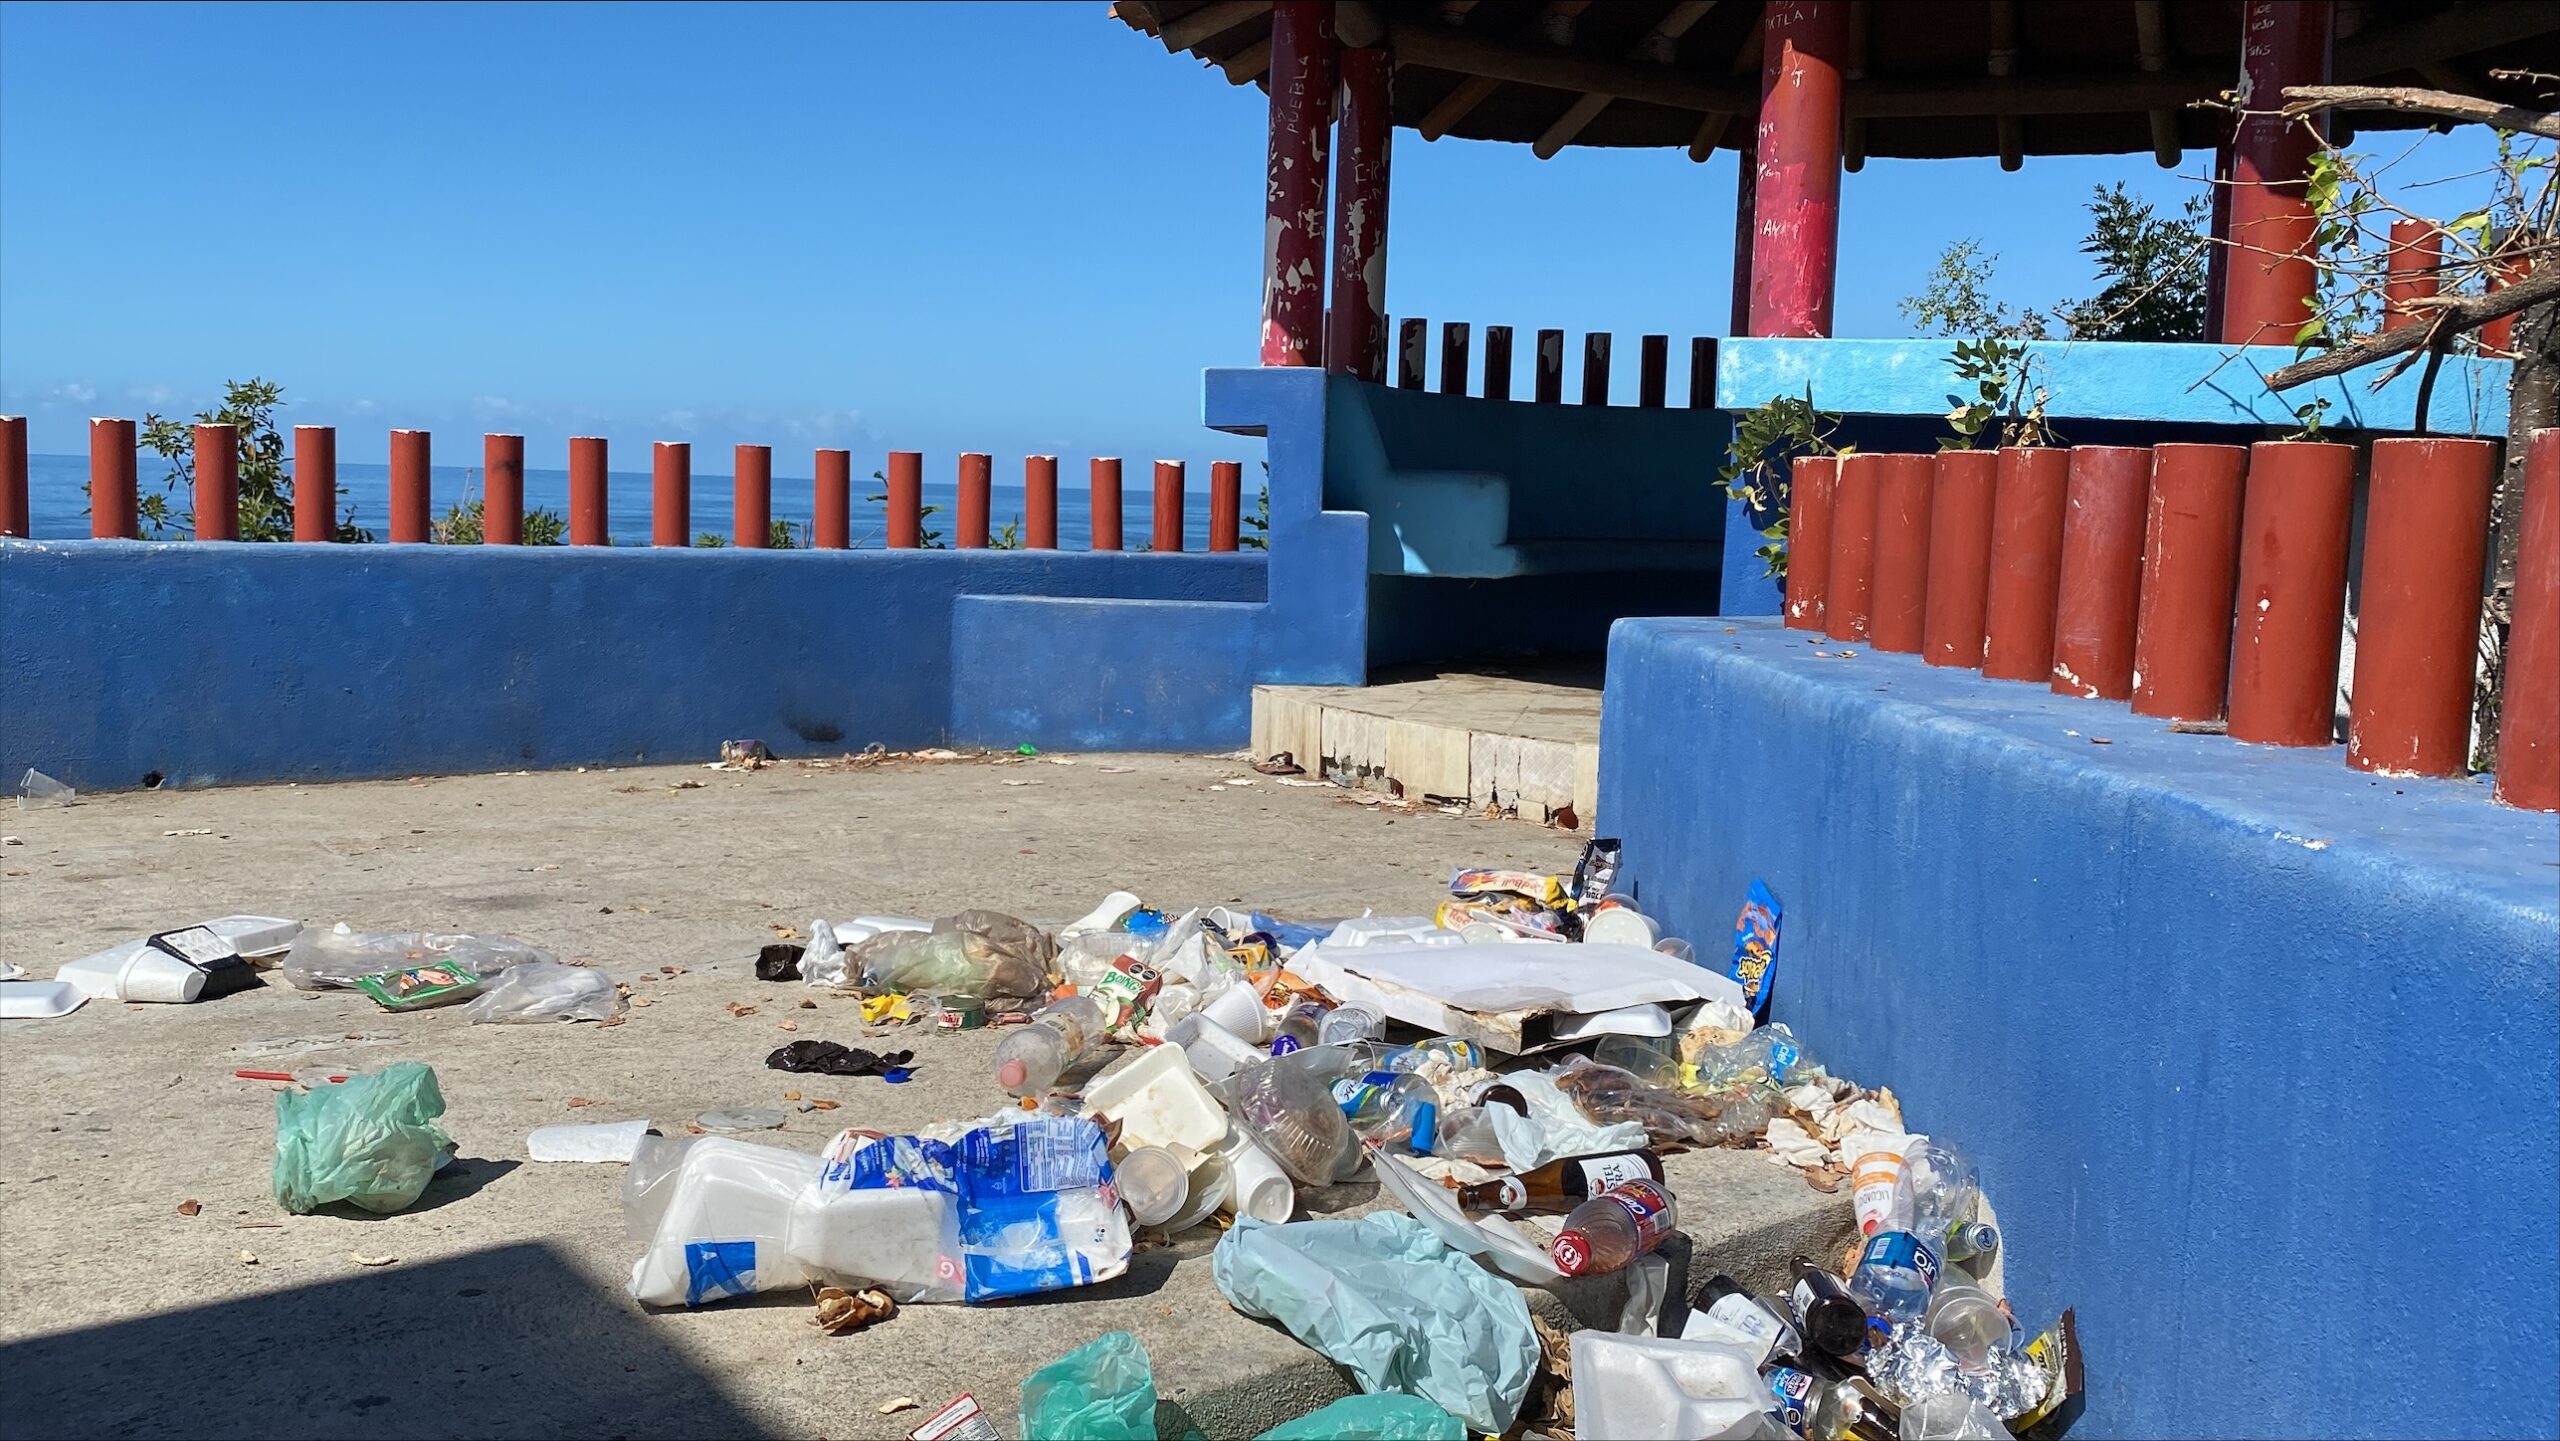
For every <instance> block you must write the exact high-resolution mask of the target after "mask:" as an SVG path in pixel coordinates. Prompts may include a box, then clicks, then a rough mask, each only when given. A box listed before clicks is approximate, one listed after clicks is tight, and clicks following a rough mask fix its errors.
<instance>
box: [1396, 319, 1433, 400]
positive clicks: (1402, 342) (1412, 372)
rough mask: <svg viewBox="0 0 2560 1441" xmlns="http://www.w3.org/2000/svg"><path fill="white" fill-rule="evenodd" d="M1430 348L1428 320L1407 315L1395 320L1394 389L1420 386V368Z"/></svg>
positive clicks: (1410, 388) (1409, 388) (1413, 388)
mask: <svg viewBox="0 0 2560 1441" xmlns="http://www.w3.org/2000/svg"><path fill="white" fill-rule="evenodd" d="M1430 348H1431V322H1430V321H1428V320H1425V319H1423V318H1422V317H1421V316H1418V315H1408V316H1406V317H1405V318H1404V319H1402V320H1399V321H1397V322H1396V389H1398V390H1420V389H1421V388H1422V370H1423V365H1424V363H1425V361H1426V360H1427V359H1428V355H1427V352H1428V351H1429V350H1430Z"/></svg>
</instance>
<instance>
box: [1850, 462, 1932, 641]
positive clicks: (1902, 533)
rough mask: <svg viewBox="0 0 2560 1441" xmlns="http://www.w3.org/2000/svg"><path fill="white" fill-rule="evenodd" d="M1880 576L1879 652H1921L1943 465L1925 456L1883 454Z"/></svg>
mask: <svg viewBox="0 0 2560 1441" xmlns="http://www.w3.org/2000/svg"><path fill="white" fill-rule="evenodd" d="M1875 468H1876V541H1875V547H1876V551H1875V553H1876V572H1875V573H1876V578H1875V589H1874V591H1873V594H1872V596H1871V598H1870V600H1869V602H1868V619H1867V631H1868V633H1869V635H1870V637H1871V638H1872V639H1873V640H1874V642H1875V648H1876V649H1878V650H1889V651H1898V652H1900V653H1902V654H1905V655H1917V654H1918V653H1919V651H1920V644H1921V638H1922V636H1923V634H1924V629H1923V624H1922V622H1923V621H1924V619H1925V618H1926V616H1927V614H1928V606H1929V521H1930V508H1929V499H1930V496H1929V493H1930V491H1931V490H1932V489H1933V488H1934V483H1935V478H1936V474H1937V468H1936V467H1935V466H1934V465H1932V464H1931V463H1930V460H1929V457H1927V456H1925V455H1879V456H1876V457H1875Z"/></svg>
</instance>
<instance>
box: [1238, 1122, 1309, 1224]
mask: <svg viewBox="0 0 2560 1441" xmlns="http://www.w3.org/2000/svg"><path fill="white" fill-rule="evenodd" d="M1228 1147H1229V1149H1228V1151H1227V1180H1228V1193H1227V1204H1226V1209H1227V1210H1228V1211H1229V1212H1230V1213H1232V1214H1234V1215H1236V1216H1238V1217H1244V1216H1251V1217H1253V1218H1254V1219H1256V1220H1259V1221H1269V1222H1271V1223H1272V1224H1273V1225H1275V1226H1276V1225H1279V1224H1280V1223H1282V1222H1284V1221H1286V1220H1288V1219H1289V1218H1290V1217H1291V1216H1294V1215H1296V1214H1297V1212H1298V1187H1297V1183H1296V1182H1294V1181H1291V1180H1290V1179H1289V1173H1288V1172H1286V1171H1284V1170H1282V1169H1280V1162H1279V1161H1278V1160H1277V1159H1275V1158H1274V1157H1273V1156H1272V1154H1271V1153H1270V1152H1269V1151H1266V1150H1264V1149H1262V1147H1261V1146H1260V1145H1258V1144H1256V1143H1255V1141H1254V1140H1253V1138H1252V1137H1250V1136H1247V1135H1246V1134H1245V1133H1244V1131H1243V1129H1242V1128H1238V1129H1237V1131H1236V1132H1235V1135H1234V1136H1233V1137H1232V1138H1231V1139H1230V1140H1229V1142H1228Z"/></svg>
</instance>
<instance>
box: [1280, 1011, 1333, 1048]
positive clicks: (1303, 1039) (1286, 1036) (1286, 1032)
mask: <svg viewBox="0 0 2560 1441" xmlns="http://www.w3.org/2000/svg"><path fill="white" fill-rule="evenodd" d="M1325 1011H1326V1006H1325V1004H1324V1002H1322V1001H1300V1002H1299V1003H1298V1004H1296V1005H1294V1006H1291V1007H1290V1008H1289V1013H1288V1014H1287V1015H1285V1016H1282V1017H1281V1018H1280V1031H1279V1034H1277V1035H1275V1036H1273V1037H1272V1038H1271V1054H1273V1055H1275V1056H1285V1055H1287V1054H1289V1053H1290V1052H1291V1051H1303V1050H1305V1049H1306V1048H1307V1047H1309V1046H1312V1045H1314V1044H1315V1043H1316V1034H1317V1032H1319V1031H1321V1030H1323V1029H1324V1018H1325Z"/></svg>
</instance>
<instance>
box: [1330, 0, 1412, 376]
mask: <svg viewBox="0 0 2560 1441" xmlns="http://www.w3.org/2000/svg"><path fill="white" fill-rule="evenodd" d="M1339 53H1340V58H1341V68H1342V112H1341V117H1340V119H1339V121H1338V123H1337V124H1336V125H1335V127H1334V129H1335V131H1336V139H1337V141H1338V142H1339V143H1340V145H1341V149H1340V150H1339V152H1337V153H1336V154H1335V156H1334V157H1333V171H1334V178H1335V180H1336V181H1337V182H1338V183H1337V186H1336V188H1335V190H1334V193H1333V294H1332V303H1331V304H1329V305H1327V306H1326V307H1325V336H1324V359H1325V368H1326V369H1328V370H1335V371H1340V372H1342V373H1344V374H1346V375H1349V376H1351V377H1353V378H1354V379H1358V380H1366V381H1372V382H1376V381H1383V380H1385V379H1386V378H1387V209H1388V206H1387V185H1388V178H1389V175H1388V172H1389V168H1390V167H1389V164H1388V162H1389V159H1390V157H1391V156H1392V154H1393V150H1394V144H1395V113H1394V97H1393V93H1392V92H1393V89H1394V76H1395V64H1394V60H1393V58H1392V57H1391V56H1389V55H1388V54H1387V51H1386V48H1385V47H1384V46H1372V47H1369V48H1366V49H1357V48H1353V49H1344V50H1342V51H1340V52H1339Z"/></svg>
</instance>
